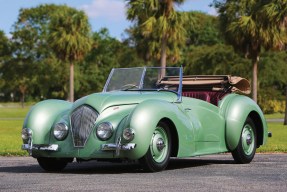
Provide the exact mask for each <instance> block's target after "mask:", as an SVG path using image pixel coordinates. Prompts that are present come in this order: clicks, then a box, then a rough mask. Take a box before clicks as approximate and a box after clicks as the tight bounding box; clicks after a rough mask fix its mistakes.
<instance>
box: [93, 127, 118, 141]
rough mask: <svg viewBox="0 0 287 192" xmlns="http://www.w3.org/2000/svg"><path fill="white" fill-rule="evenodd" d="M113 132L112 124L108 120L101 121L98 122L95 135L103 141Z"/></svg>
mask: <svg viewBox="0 0 287 192" xmlns="http://www.w3.org/2000/svg"><path fill="white" fill-rule="evenodd" d="M113 132H114V130H113V125H112V124H111V123H109V122H103V123H101V124H99V125H98V127H97V130H96V134H97V137H98V138H99V139H101V140H103V141H105V140H108V139H109V138H111V136H112V135H113Z"/></svg>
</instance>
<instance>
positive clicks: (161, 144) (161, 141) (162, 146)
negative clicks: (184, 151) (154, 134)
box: [156, 138, 165, 151]
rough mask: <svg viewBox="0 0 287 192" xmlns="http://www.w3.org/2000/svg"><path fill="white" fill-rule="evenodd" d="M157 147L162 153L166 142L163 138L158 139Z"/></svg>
mask: <svg viewBox="0 0 287 192" xmlns="http://www.w3.org/2000/svg"><path fill="white" fill-rule="evenodd" d="M156 147H157V149H158V150H159V151H162V150H163V148H164V147H165V144H164V140H163V139H162V138H158V139H157V141H156Z"/></svg>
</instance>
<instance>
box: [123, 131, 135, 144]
mask: <svg viewBox="0 0 287 192" xmlns="http://www.w3.org/2000/svg"><path fill="white" fill-rule="evenodd" d="M134 136H135V131H134V130H133V129H132V128H126V129H124V131H123V138H124V139H125V140H127V141H131V140H133V139H134Z"/></svg>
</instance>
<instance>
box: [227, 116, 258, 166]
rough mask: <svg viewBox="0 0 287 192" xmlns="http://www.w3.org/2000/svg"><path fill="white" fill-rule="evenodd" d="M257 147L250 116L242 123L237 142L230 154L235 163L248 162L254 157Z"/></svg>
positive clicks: (254, 130)
mask: <svg viewBox="0 0 287 192" xmlns="http://www.w3.org/2000/svg"><path fill="white" fill-rule="evenodd" d="M256 147H257V135H256V129H255V125H254V123H253V121H252V119H251V118H247V120H246V121H245V123H244V126H243V129H242V132H241V137H240V140H239V143H238V145H237V147H236V148H235V150H234V151H232V156H233V158H234V160H235V162H236V163H241V164H243V163H250V162H251V161H252V159H253V158H254V155H255V152H256Z"/></svg>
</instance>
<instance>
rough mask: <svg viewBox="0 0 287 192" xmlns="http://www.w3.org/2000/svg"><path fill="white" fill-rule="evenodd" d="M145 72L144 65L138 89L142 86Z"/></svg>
mask: <svg viewBox="0 0 287 192" xmlns="http://www.w3.org/2000/svg"><path fill="white" fill-rule="evenodd" d="M145 73H146V67H144V69H143V73H142V76H141V82H140V85H139V89H142V88H143V86H144V77H145Z"/></svg>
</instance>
